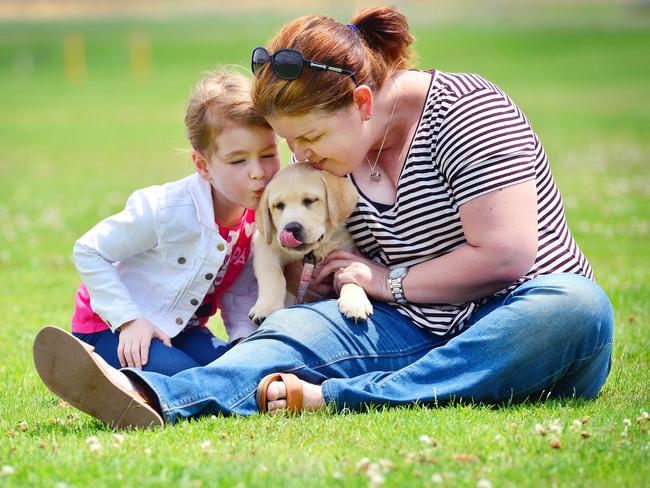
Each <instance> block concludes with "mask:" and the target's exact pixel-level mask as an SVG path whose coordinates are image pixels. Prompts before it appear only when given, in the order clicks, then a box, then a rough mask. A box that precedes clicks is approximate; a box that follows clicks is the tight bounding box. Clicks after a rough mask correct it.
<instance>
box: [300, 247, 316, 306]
mask: <svg viewBox="0 0 650 488" xmlns="http://www.w3.org/2000/svg"><path fill="white" fill-rule="evenodd" d="M315 266H316V256H315V255H314V251H309V252H308V253H307V254H305V257H304V258H302V274H301V275H300V284H299V285H298V293H297V294H296V303H298V304H301V303H304V301H305V295H307V289H308V288H309V282H310V281H311V274H312V273H313V272H314V267H315Z"/></svg>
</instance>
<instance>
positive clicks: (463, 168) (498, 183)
mask: <svg viewBox="0 0 650 488" xmlns="http://www.w3.org/2000/svg"><path fill="white" fill-rule="evenodd" d="M528 180H534V181H535V184H536V187H537V208H538V214H537V215H538V250H537V257H536V259H535V263H534V264H533V266H532V268H531V269H530V270H529V271H528V272H527V273H526V275H525V276H523V277H522V278H520V279H519V280H517V281H515V282H513V283H511V284H510V285H509V286H507V287H506V288H504V289H502V290H500V291H498V292H496V293H495V294H494V295H492V296H495V295H501V294H504V293H507V292H509V291H511V290H513V289H515V288H516V287H517V286H519V285H521V284H522V283H523V282H525V281H527V280H530V279H531V278H534V277H535V276H539V275H545V274H549V273H575V274H580V275H583V276H586V277H587V278H590V279H593V273H592V270H591V267H590V265H589V262H588V261H587V259H586V258H585V256H584V255H583V254H582V252H581V251H580V249H579V248H578V245H577V244H576V242H575V240H574V239H573V237H572V236H571V233H570V232H569V228H568V227H567V223H566V219H565V216H564V208H563V205H562V198H561V196H560V193H559V191H558V189H557V187H556V185H555V182H554V181H553V177H552V175H551V170H550V167H549V164H548V159H547V157H546V154H545V152H544V148H543V147H542V144H541V143H540V141H539V139H538V137H537V135H536V134H535V132H534V131H533V129H532V128H531V125H530V123H529V122H528V120H527V119H526V117H525V116H524V114H523V113H522V112H521V110H519V108H518V107H517V106H516V105H515V104H514V103H513V101H512V100H510V98H509V97H508V96H507V95H506V94H505V93H503V92H502V91H501V89H499V88H498V87H497V86H496V85H494V84H492V83H490V82H489V81H487V80H485V79H483V78H481V77H480V76H477V75H473V74H464V73H462V74H460V73H443V72H435V71H434V72H433V75H432V80H431V84H430V86H429V91H428V94H427V97H426V102H425V105H424V107H423V110H422V115H421V117H420V121H419V125H418V127H417V130H416V132H415V134H414V136H413V140H412V141H411V146H410V148H409V152H408V155H407V157H406V160H405V163H404V167H403V169H402V173H401V175H400V177H399V181H398V182H397V189H396V201H395V203H394V204H393V205H390V206H386V205H383V206H382V205H378V204H375V203H373V202H371V201H370V200H369V199H367V198H366V197H365V196H364V195H363V193H362V192H361V191H359V193H360V195H359V201H358V204H357V207H356V209H355V211H354V213H353V214H352V215H351V216H350V218H349V219H348V221H347V226H348V229H349V230H350V233H351V234H352V238H353V239H354V242H355V243H356V246H357V247H358V248H359V250H360V251H361V252H362V253H363V254H364V255H366V256H368V257H369V258H371V259H373V260H375V261H377V262H380V263H382V264H383V265H385V266H388V267H391V268H392V267H395V266H398V265H402V266H413V265H416V264H418V263H421V262H424V261H428V260H430V259H435V258H436V257H439V256H442V255H444V254H446V253H448V252H450V251H452V250H454V249H455V248H457V247H458V246H460V245H461V244H463V243H465V242H466V241H465V236H464V233H463V228H462V226H461V221H460V213H459V207H460V206H461V205H463V204H464V203H467V202H469V201H470V200H472V199H474V198H476V197H479V196H481V195H485V194H486V193H489V192H492V191H495V190H498V189H500V188H504V187H507V186H510V185H515V184H518V183H521V182H524V181H528ZM489 298H491V297H485V298H483V299H481V300H476V301H472V302H468V303H464V304H460V305H458V304H454V305H452V304H436V303H429V304H422V303H406V304H403V305H400V304H396V303H393V304H391V305H393V306H394V307H396V308H397V309H398V310H399V312H401V313H402V314H404V315H406V316H408V317H410V318H411V319H412V320H413V321H414V323H415V324H416V325H418V326H419V327H423V328H426V329H428V330H430V331H431V332H433V333H435V334H438V335H444V334H455V333H457V332H459V331H460V330H462V329H463V327H464V325H465V323H466V321H467V319H468V318H469V317H470V316H471V315H472V313H473V312H474V311H475V310H476V309H477V307H478V306H479V305H481V304H482V303H485V302H486V301H487V300H488V299H489Z"/></svg>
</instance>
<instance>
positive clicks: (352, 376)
mask: <svg viewBox="0 0 650 488" xmlns="http://www.w3.org/2000/svg"><path fill="white" fill-rule="evenodd" d="M373 305H374V308H375V311H374V314H373V315H372V317H371V318H370V319H368V320H367V321H366V322H364V323H354V322H352V321H349V320H347V319H346V318H345V317H344V316H342V315H341V313H340V312H339V311H338V308H337V304H336V301H335V300H326V301H322V302H317V303H314V304H309V305H300V306H294V307H292V308H289V309H284V310H280V311H277V312H275V313H273V314H272V315H271V316H269V317H268V318H267V319H266V321H265V322H264V324H263V325H262V326H261V327H260V328H259V329H258V330H257V331H256V332H255V333H253V334H252V335H251V336H249V337H248V339H246V340H245V341H243V342H241V343H240V344H238V345H237V346H235V347H234V348H232V349H231V350H229V351H228V352H226V353H225V354H224V355H223V356H221V357H220V358H218V359H217V360H216V361H214V362H213V363H211V364H209V365H208V366H205V367H200V368H194V369H189V370H186V371H182V372H180V373H178V374H176V375H174V376H172V377H167V376H163V375H159V374H155V373H148V372H141V371H137V370H133V369H126V370H123V371H124V372H126V373H127V374H128V375H129V376H130V377H132V378H134V379H135V378H138V377H139V378H140V379H142V380H144V383H146V385H147V386H148V387H149V388H150V389H151V390H152V391H153V392H154V393H155V394H156V395H157V397H158V400H159V403H160V407H161V410H162V413H163V415H164V417H165V419H166V420H167V421H168V422H171V423H174V422H175V421H177V420H178V419H181V418H187V417H195V416H201V415H208V414H215V413H222V414H241V415H250V414H253V413H255V412H257V411H258V409H257V406H256V404H255V389H256V387H257V384H258V382H259V381H260V380H261V378H262V377H264V376H265V375H266V374H268V373H274V372H290V373H294V374H296V375H297V376H298V377H300V378H301V379H303V380H305V381H308V382H310V383H314V384H322V391H323V395H324V398H325V402H326V403H328V404H330V405H332V406H333V407H334V408H335V409H336V410H341V409H344V408H349V409H352V410H360V409H363V408H364V406H367V405H405V404H410V403H413V402H419V403H425V404H439V403H444V402H448V401H450V400H454V399H456V400H460V399H463V400H472V401H476V402H485V403H502V402H511V401H512V402H519V401H524V400H537V399H544V398H555V397H580V398H593V397H595V396H596V394H597V393H598V391H599V390H600V388H601V387H602V385H603V384H604V382H605V379H606V378H607V375H608V373H609V370H610V365H611V363H610V359H611V350H612V332H613V330H612V329H613V322H614V317H613V313H612V307H611V304H610V302H609V300H608V298H607V296H606V295H605V293H604V292H603V291H602V290H601V289H600V288H599V287H598V286H597V285H595V284H594V283H593V282H591V281H589V280H588V279H586V278H584V277H581V276H578V275H573V274H552V275H547V276H541V277H538V278H535V279H532V280H530V281H528V282H526V283H524V284H523V285H521V286H520V287H519V288H517V289H516V290H514V291H512V292H511V293H509V294H507V295H504V296H502V297H498V298H493V299H492V300H491V301H489V302H488V303H486V304H485V305H483V306H482V307H480V308H479V309H478V311H477V312H475V314H474V315H473V316H472V317H471V319H470V320H469V322H468V324H467V327H466V328H465V329H464V330H463V331H462V332H461V333H460V334H459V335H457V336H455V337H453V338H448V337H439V336H435V335H433V334H431V333H430V332H427V331H426V330H423V329H420V328H418V327H416V326H415V325H413V323H412V322H411V321H410V320H409V319H408V318H406V317H405V316H403V315H402V314H400V313H399V312H397V311H396V310H395V309H394V308H393V307H391V306H390V305H387V304H384V303H378V302H375V303H374V304H373Z"/></svg>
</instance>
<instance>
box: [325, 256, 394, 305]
mask: <svg viewBox="0 0 650 488" xmlns="http://www.w3.org/2000/svg"><path fill="white" fill-rule="evenodd" d="M331 275H333V276H334V289H335V290H336V293H339V292H340V291H341V287H342V286H343V285H344V284H347V283H354V284H357V285H359V286H360V287H361V288H363V289H364V290H365V292H366V294H368V295H369V296H371V297H372V298H376V299H377V300H381V301H384V302H388V301H392V299H393V295H392V293H391V292H390V290H389V289H388V268H386V267H385V266H383V265H381V264H379V263H376V262H374V261H372V260H370V259H368V258H366V257H364V256H362V255H361V254H360V253H358V252H350V251H344V250H338V251H334V252H332V253H330V254H329V255H328V256H327V257H326V258H325V260H324V261H323V263H322V264H321V266H320V267H319V268H318V269H317V270H316V272H315V273H314V280H313V283H314V284H316V285H317V284H319V283H321V282H323V281H324V280H326V279H327V278H328V277H329V276H331Z"/></svg>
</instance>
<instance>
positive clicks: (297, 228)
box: [284, 222, 302, 237]
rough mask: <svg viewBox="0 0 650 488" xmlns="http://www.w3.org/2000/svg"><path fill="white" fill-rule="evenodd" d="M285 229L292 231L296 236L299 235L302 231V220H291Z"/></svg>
mask: <svg viewBox="0 0 650 488" xmlns="http://www.w3.org/2000/svg"><path fill="white" fill-rule="evenodd" d="M284 230H287V231H289V232H291V233H292V234H293V235H294V237H298V236H299V235H300V233H301V232H302V224H301V223H300V222H289V223H288V224H287V225H285V226H284Z"/></svg>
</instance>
